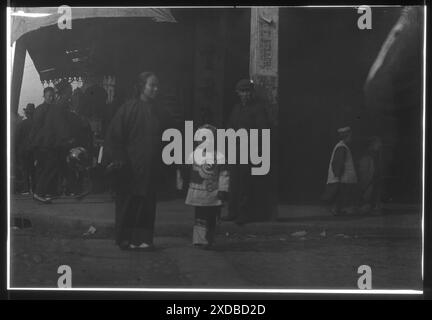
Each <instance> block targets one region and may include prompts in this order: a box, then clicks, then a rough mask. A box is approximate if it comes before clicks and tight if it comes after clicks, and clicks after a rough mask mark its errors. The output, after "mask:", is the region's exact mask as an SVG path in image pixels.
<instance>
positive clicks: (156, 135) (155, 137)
mask: <svg viewBox="0 0 432 320" xmlns="http://www.w3.org/2000/svg"><path fill="white" fill-rule="evenodd" d="M169 124H170V122H169V116H168V114H167V113H166V112H165V110H164V109H162V107H161V106H159V105H157V104H156V103H155V102H151V101H148V102H144V101H141V100H136V99H134V100H130V101H128V102H126V103H125V104H124V105H122V106H121V107H120V108H119V110H118V111H117V113H116V115H115V116H114V117H113V119H112V121H111V124H110V126H109V127H108V130H107V135H106V139H105V150H106V151H105V152H106V157H107V158H108V159H109V160H105V161H108V162H110V161H121V162H123V163H124V164H125V165H124V167H123V169H122V170H121V171H120V172H119V173H118V174H117V181H116V189H117V190H116V191H117V192H118V193H120V194H132V195H143V196H144V195H146V194H147V191H148V190H149V189H153V188H156V186H155V185H156V183H157V179H158V173H159V168H160V166H161V165H162V163H161V147H162V130H163V129H164V128H165V127H166V126H169Z"/></svg>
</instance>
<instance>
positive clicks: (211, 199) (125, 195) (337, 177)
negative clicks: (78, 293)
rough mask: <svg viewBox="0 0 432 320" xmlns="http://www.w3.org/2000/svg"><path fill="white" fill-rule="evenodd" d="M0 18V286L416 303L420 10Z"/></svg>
mask: <svg viewBox="0 0 432 320" xmlns="http://www.w3.org/2000/svg"><path fill="white" fill-rule="evenodd" d="M8 14H9V18H10V28H9V31H10V34H9V35H10V37H9V39H10V48H8V55H9V66H10V73H11V74H10V75H11V77H10V83H9V85H10V93H11V95H10V106H9V120H10V128H11V131H10V137H11V139H10V141H9V143H10V144H9V145H10V150H11V152H10V155H9V158H10V159H9V160H10V168H11V170H10V172H9V176H10V180H9V183H10V185H9V186H10V194H9V203H10V212H9V218H10V225H9V237H10V247H9V253H10V255H9V258H10V260H9V261H10V265H9V267H10V279H9V281H10V287H11V288H15V289H25V288H78V289H79V288H87V289H91V288H105V289H110V288H111V289H128V288H135V289H158V288H159V289H160V288H165V289H170V288H171V289H172V288H174V289H215V288H217V289H224V290H227V289H242V290H247V289H255V290H260V289H276V290H284V289H292V290H294V289H333V290H335V289H347V290H380V289H381V290H416V291H417V292H418V291H421V290H422V288H423V278H422V270H423V269H422V268H423V266H422V253H423V243H422V236H423V234H422V221H423V220H422V219H423V215H422V214H423V208H422V203H423V202H422V200H423V197H424V191H423V188H422V187H423V171H422V165H423V159H424V157H423V153H422V152H423V149H422V148H423V139H424V132H423V129H424V128H423V126H422V124H423V118H422V117H423V111H424V109H423V108H424V106H423V98H422V96H423V88H424V87H423V84H424V82H423V81H424V79H425V78H424V57H423V53H424V51H423V50H424V47H423V45H424V43H423V41H424V37H423V36H424V34H423V32H424V28H423V27H424V25H423V22H424V21H423V18H424V7H422V6H405V7H396V6H387V7H386V6H380V7H374V6H371V7H369V6H360V7H352V6H351V7H349V6H347V7H323V8H304V7H281V8H278V7H232V8H226V7H225V8H202V7H199V8H193V7H190V8H167V7H162V8H152V7H140V8H132V7H122V8H114V7H109V8H108V7H100V8H98V7H94V8H90V7H88V8H87V7H69V6H67V5H65V6H60V7H32V8H8Z"/></svg>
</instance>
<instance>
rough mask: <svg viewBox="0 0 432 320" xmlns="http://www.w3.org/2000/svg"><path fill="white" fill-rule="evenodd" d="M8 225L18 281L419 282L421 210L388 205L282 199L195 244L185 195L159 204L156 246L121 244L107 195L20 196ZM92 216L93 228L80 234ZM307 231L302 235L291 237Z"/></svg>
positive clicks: (403, 285)
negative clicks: (16, 224) (207, 247)
mask: <svg viewBox="0 0 432 320" xmlns="http://www.w3.org/2000/svg"><path fill="white" fill-rule="evenodd" d="M11 207H12V214H13V217H24V218H29V219H30V220H31V221H32V227H31V228H25V229H19V230H18V229H12V230H11V232H12V233H11V243H12V251H11V285H12V286H13V287H56V286H57V278H58V276H59V275H58V274H57V268H58V266H59V265H69V266H70V267H71V268H72V274H73V276H72V283H73V286H74V287H182V288H184V287H187V288H196V287H203V288H208V287H225V288H226V287H229V288H300V287H301V288H333V289H336V288H352V289H354V288H356V287H357V279H358V277H359V275H358V274H357V268H358V267H359V266H360V265H364V264H366V265H369V266H370V267H371V268H372V276H373V277H372V284H373V288H374V289H389V288H394V289H416V288H417V289H420V288H421V274H420V271H421V265H420V258H421V239H420V221H421V220H420V213H419V212H418V209H416V208H413V207H410V206H401V205H394V206H387V207H386V210H385V212H384V214H382V215H375V216H352V217H333V216H331V215H330V214H329V213H328V211H327V210H326V209H325V208H321V207H319V206H280V207H279V215H278V219H277V221H274V222H271V223H255V224H250V225H246V226H243V227H238V226H236V225H234V224H232V223H226V222H223V223H221V224H220V225H219V227H218V228H219V230H218V237H217V245H216V246H215V248H214V250H213V251H203V250H197V249H195V248H193V247H192V246H191V226H192V221H193V220H192V217H193V212H192V210H191V209H190V208H188V207H186V206H184V205H183V204H182V202H181V201H179V200H177V201H163V202H160V203H159V204H158V213H157V223H156V238H155V244H156V245H157V250H156V251H154V252H146V253H136V252H127V251H126V252H125V251H120V250H119V249H117V247H115V246H114V244H113V240H112V232H113V203H112V202H111V201H110V198H109V197H108V196H92V197H89V198H87V199H85V200H84V201H82V202H77V201H75V200H67V199H64V200H58V201H57V202H55V203H53V204H51V205H40V204H37V203H34V202H33V201H32V200H31V199H28V198H24V197H17V198H16V199H14V200H13V201H12V204H11ZM91 225H93V226H94V227H96V230H97V231H96V233H95V234H94V235H92V236H84V235H83V234H84V233H85V232H86V231H87V230H88V228H89V227H90V226H91ZM299 231H305V232H306V235H304V236H293V235H292V234H293V233H294V232H299Z"/></svg>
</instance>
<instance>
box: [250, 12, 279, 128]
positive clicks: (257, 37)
mask: <svg viewBox="0 0 432 320" xmlns="http://www.w3.org/2000/svg"><path fill="white" fill-rule="evenodd" d="M251 10H252V11H251V41H250V65H249V72H250V77H251V79H253V81H254V83H255V85H256V87H257V90H258V94H261V95H264V96H265V98H266V100H267V102H268V104H269V114H270V118H271V120H272V121H273V123H274V124H275V125H276V124H277V110H278V81H279V79H278V33H279V9H278V8H271V7H270V8H252V9H251Z"/></svg>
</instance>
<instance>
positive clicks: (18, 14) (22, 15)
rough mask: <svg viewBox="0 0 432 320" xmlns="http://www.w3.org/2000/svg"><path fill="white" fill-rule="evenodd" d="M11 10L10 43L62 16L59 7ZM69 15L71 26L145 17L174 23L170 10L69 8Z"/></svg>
mask: <svg viewBox="0 0 432 320" xmlns="http://www.w3.org/2000/svg"><path fill="white" fill-rule="evenodd" d="M12 10H13V12H12V19H11V21H12V28H11V30H12V35H11V41H12V43H13V42H14V41H16V40H17V39H19V38H20V37H21V36H22V35H24V34H26V33H28V32H30V31H33V30H37V29H40V28H43V27H47V26H52V25H56V24H57V23H58V20H59V18H60V17H61V16H62V15H63V11H62V10H59V7H34V8H13V9H12ZM59 12H60V13H59ZM71 13H72V24H73V22H74V21H76V20H79V19H86V18H115V17H118V18H121V17H147V18H151V19H153V20H154V21H156V22H176V20H175V19H174V17H173V16H172V15H171V12H170V9H166V8H91V7H71Z"/></svg>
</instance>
